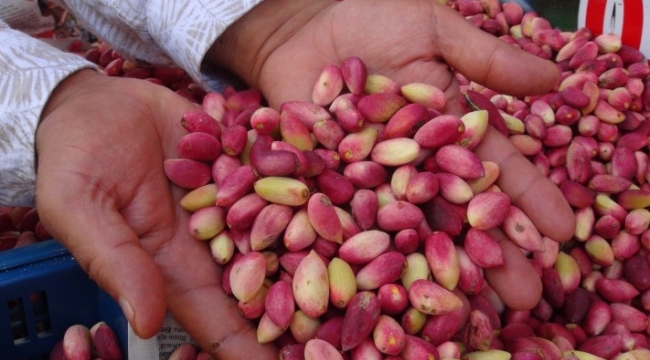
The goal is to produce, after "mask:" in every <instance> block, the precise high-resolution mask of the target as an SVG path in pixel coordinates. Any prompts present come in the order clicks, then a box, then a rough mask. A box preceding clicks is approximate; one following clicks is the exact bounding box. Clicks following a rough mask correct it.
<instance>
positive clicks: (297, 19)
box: [206, 0, 334, 87]
mask: <svg viewBox="0 0 650 360" xmlns="http://www.w3.org/2000/svg"><path fill="white" fill-rule="evenodd" d="M332 3H334V2H333V1H329V0H328V1H309V0H264V1H262V2H261V3H259V4H258V5H257V6H255V7H254V8H253V9H251V10H250V11H249V12H247V13H246V14H245V15H244V16H242V17H241V18H240V19H238V20H237V21H236V22H234V23H233V24H232V25H230V26H229V27H228V28H227V29H226V31H225V32H224V33H223V34H221V36H220V37H219V38H217V40H216V41H215V43H214V44H213V45H212V46H211V47H210V50H209V51H208V53H207V55H206V61H207V62H209V63H211V64H213V65H215V66H217V67H219V68H221V69H224V70H226V71H229V72H231V73H232V74H234V75H236V76H237V77H239V78H240V79H241V80H242V81H243V82H244V83H246V84H247V85H248V86H250V87H258V81H259V77H260V72H261V69H262V67H263V66H264V63H265V61H266V59H267V58H268V57H269V56H270V55H271V54H272V53H273V52H274V51H275V50H276V49H277V48H278V47H280V46H281V45H282V44H283V43H284V42H286V41H287V40H288V39H289V38H290V37H291V36H292V35H293V34H294V33H295V32H297V31H298V30H299V29H300V28H301V27H302V26H303V25H304V24H305V23H307V22H308V21H309V20H310V19H311V18H312V17H314V16H315V15H316V14H318V13H319V12H320V11H321V10H322V9H324V8H325V7H328V6H330V5H332Z"/></svg>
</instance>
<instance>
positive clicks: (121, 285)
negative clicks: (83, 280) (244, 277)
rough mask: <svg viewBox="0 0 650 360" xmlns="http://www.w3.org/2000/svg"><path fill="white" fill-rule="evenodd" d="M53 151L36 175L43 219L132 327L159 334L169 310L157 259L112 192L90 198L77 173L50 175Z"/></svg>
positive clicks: (145, 335) (142, 333)
mask: <svg viewBox="0 0 650 360" xmlns="http://www.w3.org/2000/svg"><path fill="white" fill-rule="evenodd" d="M49 156H50V155H49V154H47V153H43V154H42V156H41V164H42V165H41V166H40V167H39V177H38V178H37V191H38V195H37V198H36V199H37V207H38V209H39V215H40V217H41V220H42V221H43V223H44V225H45V226H46V227H47V228H48V231H50V232H51V233H52V235H53V236H54V237H55V238H57V239H59V240H60V241H61V242H62V243H63V244H64V245H65V246H66V247H67V248H68V249H69V250H70V252H71V253H72V254H73V255H74V257H75V259H76V260H77V262H78V263H79V264H80V266H81V267H82V268H83V269H84V270H85V271H86V272H87V273H88V274H89V276H90V277H91V278H92V279H93V280H94V281H96V282H97V284H98V285H99V286H100V287H101V288H102V289H104V290H105V291H106V292H108V293H109V294H110V295H111V296H112V297H113V298H114V299H115V300H116V301H117V302H118V304H119V305H120V307H121V309H122V312H123V313H124V315H125V317H126V318H127V320H128V321H129V324H130V325H131V326H132V328H133V330H134V332H135V333H136V334H137V335H138V336H140V337H142V338H149V337H152V336H154V335H156V334H157V333H158V330H159V329H160V326H162V322H163V319H164V316H165V310H166V307H165V298H164V284H163V280H162V276H161V274H160V272H159V271H158V268H157V266H156V264H155V263H154V262H153V260H152V258H151V256H150V255H149V254H148V253H147V252H146V251H144V249H143V248H142V247H141V246H140V243H139V239H138V237H137V236H136V234H135V233H134V232H133V231H132V229H131V228H130V227H129V226H128V224H126V223H125V221H124V218H123V217H122V216H121V215H120V214H119V213H118V212H117V209H116V208H115V205H114V203H113V200H112V199H111V198H110V197H108V196H106V194H96V195H95V197H94V198H93V199H88V198H87V197H85V196H79V193H77V191H79V190H80V189H83V188H84V187H83V186H84V185H82V184H78V183H75V182H76V181H77V180H76V179H78V178H75V177H65V176H59V177H48V174H51V173H52V171H50V170H52V169H48V165H45V164H48V163H49V161H48V160H49V159H48V157H49ZM55 171H56V170H55ZM61 184H66V186H61ZM81 193H83V192H81Z"/></svg>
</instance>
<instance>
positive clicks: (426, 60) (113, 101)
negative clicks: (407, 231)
mask: <svg viewBox="0 0 650 360" xmlns="http://www.w3.org/2000/svg"><path fill="white" fill-rule="evenodd" d="M349 56H359V57H361V58H362V59H364V60H366V62H367V64H368V68H369V72H370V73H381V74H385V75H387V76H389V77H391V78H393V79H394V80H396V81H398V82H399V83H407V82H411V81H420V82H428V83H431V84H433V85H436V86H438V87H440V88H441V89H444V91H445V93H446V95H447V96H448V98H449V108H448V112H449V113H455V114H460V107H459V106H458V105H457V98H458V96H459V88H458V84H457V83H456V82H455V78H454V77H453V74H452V73H451V72H450V70H449V66H453V67H454V68H455V69H457V70H459V71H460V72H462V73H463V74H465V75H466V76H467V77H468V78H469V79H471V80H474V81H477V82H479V83H482V84H485V85H486V86H488V87H490V88H492V89H494V90H496V91H500V92H504V93H510V94H513V95H524V94H534V93H541V92H545V91H548V90H550V89H551V88H552V87H553V85H554V84H555V82H556V81H557V77H558V72H557V69H556V68H555V66H554V65H553V64H551V63H549V62H546V61H542V60H540V59H538V58H535V57H533V56H532V55H528V54H526V53H524V52H522V51H519V50H517V49H515V48H513V47H511V46H506V44H505V43H501V42H499V41H497V39H496V38H494V37H492V36H491V35H487V34H484V33H482V32H480V31H479V30H478V29H475V28H473V27H471V26H470V25H469V24H467V22H466V21H465V20H464V19H463V18H462V17H460V16H459V15H458V14H457V13H455V12H454V11H453V10H451V9H447V8H445V7H444V6H442V5H439V4H437V3H436V2H435V1H433V0H402V1H394V0H379V1H374V0H372V1H371V0H344V1H341V2H335V1H307V0H265V1H263V2H262V3H260V4H259V5H257V6H256V7H255V8H254V9H252V10H251V11H250V12H248V13H247V14H246V15H244V16H243V17H242V18H240V19H239V20H238V21H237V22H236V23H234V24H233V25H232V26H230V27H229V29H228V30H227V31H226V32H225V33H224V34H223V35H222V36H221V37H220V39H219V40H218V41H217V42H216V43H215V45H214V46H213V48H212V49H211V50H210V52H209V53H208V54H207V58H206V60H207V61H211V62H213V63H214V64H215V65H218V66H220V67H222V68H224V69H226V70H229V71H231V72H233V73H234V74H236V75H237V76H239V77H240V78H241V79H242V80H243V81H244V82H245V83H246V84H247V85H249V86H251V87H257V88H259V89H261V90H262V92H263V94H264V95H265V98H266V99H267V100H268V101H269V104H270V105H271V106H274V107H277V106H278V105H279V104H281V103H282V102H283V101H288V100H309V99H310V95H311V89H312V86H313V84H314V82H315V80H316V78H317V77H318V75H319V74H320V71H321V70H322V68H323V67H324V66H325V65H327V64H331V63H334V64H336V63H340V62H341V61H342V60H344V59H345V58H347V57H349ZM447 64H449V65H447ZM193 106H194V105H192V104H190V103H189V102H187V101H186V100H185V99H183V98H181V97H180V96H178V95H176V94H173V93H172V92H171V91H169V90H167V89H164V88H162V87H160V86H157V85H153V84H148V83H146V82H141V81H138V80H134V79H118V78H108V77H106V76H103V75H99V74H97V73H95V72H93V71H91V70H84V71H80V72H78V73H76V74H75V75H73V76H71V77H69V78H68V79H67V80H66V81H64V82H63V83H62V84H61V85H60V86H59V87H58V88H57V90H56V91H55V93H54V94H53V96H52V97H51V98H50V101H49V102H48V105H47V107H46V108H45V110H44V112H43V115H42V118H41V119H42V121H41V123H40V125H39V128H38V131H37V154H38V168H37V170H38V175H37V198H36V199H37V206H38V207H39V214H40V215H41V217H42V221H43V223H44V224H45V225H46V227H47V228H48V231H50V233H51V234H53V235H54V236H55V237H56V238H57V239H60V240H61V241H62V242H63V243H64V244H65V245H66V247H68V248H69V249H70V251H71V252H72V253H73V254H74V256H75V257H76V259H77V260H78V261H79V263H80V264H81V266H82V267H83V268H84V270H85V271H87V272H88V273H89V275H90V276H91V277H92V278H93V279H94V280H96V281H97V282H98V283H99V284H100V286H102V288H104V289H105V290H106V291H108V292H109V293H110V294H111V295H112V296H114V297H115V298H116V299H117V300H118V302H119V303H120V305H121V306H122V309H123V311H124V313H125V315H126V316H127V318H128V319H129V321H130V323H131V325H132V326H133V328H134V330H135V331H136V333H137V334H138V335H140V336H141V337H145V338H146V337H150V336H154V335H155V334H156V333H157V331H158V330H159V328H160V325H161V323H162V320H163V317H164V314H165V311H166V310H169V311H170V312H171V313H172V315H173V316H174V317H175V318H176V320H178V321H179V323H180V325H181V326H183V327H184V328H185V329H186V330H187V331H188V332H189V333H190V334H191V335H192V336H193V338H195V340H197V341H198V343H199V344H200V345H201V346H202V347H203V348H204V349H206V350H208V351H211V353H212V355H213V356H214V358H217V359H253V358H254V359H267V358H268V359H275V358H277V349H275V348H273V347H271V346H261V345H258V344H257V341H256V337H255V330H254V328H253V327H252V326H251V324H250V323H249V322H248V321H245V320H244V319H243V318H241V316H239V314H238V313H237V308H236V304H235V303H234V302H233V301H232V300H229V299H228V297H226V296H225V295H224V294H223V292H222V291H221V288H220V284H219V282H220V271H221V270H220V269H219V267H218V266H217V265H216V264H215V263H214V261H213V260H212V258H211V256H210V252H209V249H208V247H207V244H205V243H202V242H197V241H196V240H194V239H192V238H191V237H190V236H189V235H188V232H187V214H185V213H183V211H182V210H181V209H180V208H179V207H178V206H177V204H178V200H179V199H180V197H181V196H182V194H183V193H184V191H183V190H182V189H178V188H176V187H173V186H172V187H170V186H169V182H168V181H167V179H166V177H165V175H164V172H163V170H162V169H163V166H162V163H163V160H164V159H165V158H174V157H176V154H175V144H176V142H177V140H178V139H179V138H180V136H182V134H183V133H184V132H183V129H181V128H180V125H179V124H180V121H179V119H180V116H181V115H182V113H183V112H185V111H187V110H189V109H191V108H193ZM477 153H478V154H479V155H480V156H481V158H483V159H485V160H492V161H495V162H497V163H498V164H499V165H500V167H501V170H502V176H501V179H500V180H499V185H500V186H501V187H502V189H503V190H504V191H505V192H507V193H508V194H509V195H510V196H511V198H512V199H513V202H514V203H515V204H517V205H518V206H520V207H522V208H523V209H524V210H525V211H526V212H527V214H528V215H529V216H530V217H531V218H532V219H533V220H534V222H535V224H536V225H537V226H538V227H539V228H540V230H541V231H542V233H544V234H545V235H547V236H549V237H551V238H554V239H556V240H558V241H564V240H568V239H569V238H570V236H571V234H572V233H573V226H574V222H575V220H574V217H573V213H572V212H571V209H570V208H569V206H568V205H567V204H566V201H564V198H563V197H562V195H561V193H559V190H558V189H557V188H556V187H555V186H554V185H553V184H552V183H551V182H550V181H548V180H547V179H545V178H544V177H543V176H542V174H541V173H539V172H538V171H537V170H536V169H535V168H534V167H533V166H532V164H530V162H528V161H527V160H526V159H525V158H524V157H523V156H521V155H520V154H519V153H517V151H516V150H515V149H514V147H512V146H510V145H509V143H508V141H507V139H505V138H504V137H502V136H500V135H499V134H498V133H497V132H496V131H491V132H490V133H489V135H488V136H487V137H486V139H485V140H484V143H483V144H482V145H481V147H480V148H478V149H477ZM62 184H65V186H63V185H62ZM515 253H516V252H515ZM506 275H508V276H509V277H510V278H511V277H512V276H511V275H513V274H512V273H510V274H506ZM530 280H531V279H519V281H521V282H522V283H530V282H533V283H534V281H530ZM532 280H534V279H532ZM533 290H534V289H533ZM533 293H534V291H533ZM162 294H164V295H162ZM529 298H530V299H534V294H533V296H530V297H529ZM530 299H524V300H523V301H520V302H523V304H519V305H522V306H523V307H525V306H529V305H530V304H529V303H526V301H528V302H530V301H532V300H530ZM531 307H532V306H531Z"/></svg>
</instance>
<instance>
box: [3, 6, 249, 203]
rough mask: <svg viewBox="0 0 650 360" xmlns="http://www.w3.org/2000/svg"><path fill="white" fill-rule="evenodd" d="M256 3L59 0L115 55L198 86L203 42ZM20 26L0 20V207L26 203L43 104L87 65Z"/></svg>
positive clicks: (31, 188) (31, 185)
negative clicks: (180, 74) (169, 69)
mask: <svg viewBox="0 0 650 360" xmlns="http://www.w3.org/2000/svg"><path fill="white" fill-rule="evenodd" d="M259 2H261V0H235V1H227V0H220V1H214V0H65V4H66V5H67V7H68V9H69V10H70V12H71V13H73V14H74V15H75V17H76V19H77V21H78V22H79V23H80V24H82V25H83V27H84V28H85V29H87V30H89V31H90V32H91V33H93V34H94V35H96V36H97V37H99V38H100V39H101V40H103V41H105V42H107V43H108V44H110V45H111V46H112V47H113V48H114V49H115V50H117V51H118V52H119V53H120V54H122V55H124V56H125V57H129V58H133V59H138V60H143V61H146V62H149V63H151V64H154V65H164V66H171V65H174V66H178V67H181V68H182V69H184V70H185V71H186V72H187V73H188V74H189V75H190V76H191V77H192V78H193V79H194V80H195V81H196V82H199V83H206V82H208V81H210V80H211V79H210V78H209V75H207V74H206V73H202V72H201V71H202V67H201V62H202V60H203V58H204V56H205V53H206V51H207V50H208V48H209V47H210V45H211V44H212V43H214V41H215V40H216V39H217V37H218V36H219V35H221V33H223V31H224V30H225V29H226V28H227V27H228V26H229V25H230V24H232V23H233V22H234V21H236V20H237V19H238V18H239V17H241V16H242V15H243V14H245V13H246V12H247V11H249V10H250V9H251V8H253V7H254V6H255V5H257V4H258V3H259ZM3 20H4V22H3ZM7 24H12V26H13V27H14V29H12V28H10V27H9V25H7ZM20 30H22V29H20V26H19V25H15V22H13V21H10V19H1V18H0V43H2V46H0V71H1V72H2V76H0V204H4V205H32V204H33V200H34V185H35V168H34V159H35V158H34V149H35V146H34V144H35V136H34V135H35V131H36V127H37V125H38V121H39V118H40V114H41V112H42V110H43V107H44V106H45V104H46V102H47V100H48V98H49V95H50V94H51V92H52V91H53V90H54V88H55V87H56V86H57V85H58V84H59V83H60V82H61V81H62V80H63V79H65V78H66V77H67V76H69V75H70V74H72V73H74V72H76V71H78V70H80V69H82V68H89V67H94V65H93V64H92V63H90V62H87V61H85V60H84V59H83V58H81V57H80V56H77V55H73V54H68V53H65V52H62V51H59V50H57V49H55V48H54V47H52V46H50V45H47V44H45V43H43V42H42V41H39V40H36V39H34V38H32V37H31V36H29V35H27V34H25V33H23V32H21V31H20Z"/></svg>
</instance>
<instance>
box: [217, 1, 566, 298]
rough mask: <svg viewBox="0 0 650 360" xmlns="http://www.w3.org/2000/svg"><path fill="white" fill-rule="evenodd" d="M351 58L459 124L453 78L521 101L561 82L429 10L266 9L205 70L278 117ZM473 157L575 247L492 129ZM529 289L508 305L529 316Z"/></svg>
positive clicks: (246, 21)
mask: <svg viewBox="0 0 650 360" xmlns="http://www.w3.org/2000/svg"><path fill="white" fill-rule="evenodd" d="M246 54H248V55H246ZM350 56H358V57H360V58H361V59H363V60H364V61H365V63H366V65H367V67H368V72H369V73H377V74H383V75H386V76H388V77H390V78H392V79H393V80H395V81H397V82H398V83H400V84H406V83H409V82H425V83H429V84H432V85H435V86H437V87H438V88H440V89H442V90H444V92H445V94H446V95H447V98H448V103H447V104H448V106H447V109H446V110H445V112H447V113H451V114H456V115H460V114H461V109H460V106H459V104H458V97H459V95H460V89H459V85H458V83H457V81H456V78H455V76H454V74H453V71H452V69H455V70H457V71H459V72H460V73H462V74H463V75H465V76H466V77H467V78H468V79H470V80H473V81H475V82H477V83H480V84H482V85H485V86H487V87H489V88H491V89H493V90H495V91H497V92H501V93H505V94H511V95H516V96H523V95H532V94H539V93H544V92H548V91H550V90H552V89H553V87H554V85H555V84H556V83H557V81H558V76H559V72H558V69H557V67H556V66H555V65H554V64H553V63H552V62H550V61H546V60H542V59H540V58H538V57H536V56H533V55H530V54H528V53H526V52H524V51H522V50H520V49H517V48H515V47H514V46H511V45H509V44H507V43H505V42H503V41H501V40H500V39H498V38H496V37H495V36H493V35H490V34H487V33H485V32H483V31H481V30H479V29H477V28H475V27H474V26H473V25H471V24H470V23H469V22H467V21H466V20H465V19H464V18H463V17H461V16H460V15H459V14H458V13H457V12H456V11H454V10H452V9H450V8H448V7H447V6H445V5H441V4H439V3H438V2H436V1H432V0H403V1H394V0H379V1H377V0H344V1H316V2H314V1H296V0H267V1H264V2H262V3H261V4H260V5H258V6H257V7H256V8H254V9H253V10H252V11H251V12H249V13H248V14H246V15H245V16H244V17H242V18H241V19H240V20H239V21H238V22H237V23H235V24H234V25H233V26H231V28H230V29H229V30H228V31H227V32H226V33H225V34H224V35H223V36H222V38H221V39H220V41H219V42H217V43H216V44H215V46H214V48H213V52H212V53H211V54H209V57H208V60H212V61H214V62H215V63H216V64H217V65H219V66H222V67H225V68H227V69H229V70H231V71H233V72H235V73H236V74H238V75H239V76H240V77H241V78H242V79H243V80H244V81H245V82H246V83H247V84H248V85H250V86H252V87H257V88H260V89H261V90H262V92H263V94H264V95H265V98H266V99H267V100H268V101H269V104H270V105H271V106H273V107H278V106H279V105H280V104H281V103H282V102H284V101H289V100H310V99H311V91H312V89H313V84H314V83H315V81H316V79H317V77H318V76H319V74H320V72H321V70H322V69H323V68H324V67H325V66H326V65H328V64H340V63H341V62H342V61H343V60H345V59H346V58H348V57H350ZM476 153H477V154H478V155H479V157H480V158H481V159H483V160H490V161H493V162H496V163H498V164H499V167H500V170H501V176H500V178H499V180H498V185H499V186H500V187H501V189H502V190H503V191H504V192H506V193H508V194H509V196H510V197H511V199H512V201H513V203H514V204H516V205H517V206H519V207H521V208H522V209H523V210H524V211H525V212H526V213H527V214H528V216H529V217H530V218H531V219H532V220H533V222H534V223H535V225H536V226H537V227H538V229H539V230H540V231H541V233H542V234H544V235H545V236H548V237H549V238H552V239H555V240H557V241H566V240H568V239H570V238H571V236H572V235H573V233H574V227H575V217H574V214H573V212H572V210H571V208H570V206H569V205H568V203H567V202H566V200H565V199H564V197H563V196H562V194H561V193H560V191H559V190H558V188H557V187H556V186H555V185H554V184H553V183H552V182H550V181H549V180H548V179H547V178H546V177H545V176H544V175H543V174H542V173H541V172H540V171H538V170H537V169H536V168H535V167H534V166H533V165H532V164H531V163H530V162H529V161H528V160H527V159H526V158H525V157H524V156H522V155H521V153H519V152H518V151H517V150H516V148H515V147H514V146H512V144H510V142H509V141H508V140H507V139H506V138H505V137H504V136H503V135H501V134H500V133H498V132H497V131H496V130H494V129H490V131H489V132H488V134H487V136H486V138H485V140H484V141H483V143H482V144H481V145H480V146H479V147H478V148H477V149H476ZM515 255H517V254H515ZM520 260H521V259H520ZM520 263H523V262H521V261H520ZM528 270H530V269H528ZM528 273H529V274H531V272H530V271H528ZM492 278H499V275H498V274H497V275H495V276H493V277H492ZM501 278H504V279H505V277H501ZM512 278H513V277H508V279H507V280H504V281H507V282H511V281H513V280H511V279H512ZM533 280H534V281H533ZM537 280H538V279H537ZM497 281H498V280H497ZM521 281H522V282H523V283H526V281H527V280H526V279H521ZM530 286H531V289H530V291H528V293H529V294H532V295H531V296H527V297H526V295H521V297H522V298H521V299H517V295H513V296H514V298H515V300H514V301H511V305H513V306H514V307H520V308H532V307H533V306H534V305H535V304H536V302H537V301H538V300H539V296H540V293H541V284H540V282H539V281H536V280H535V279H531V282H530ZM501 287H503V286H501ZM503 288H508V287H507V286H506V287H503ZM523 293H525V292H523V291H522V292H521V294H523Z"/></svg>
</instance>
